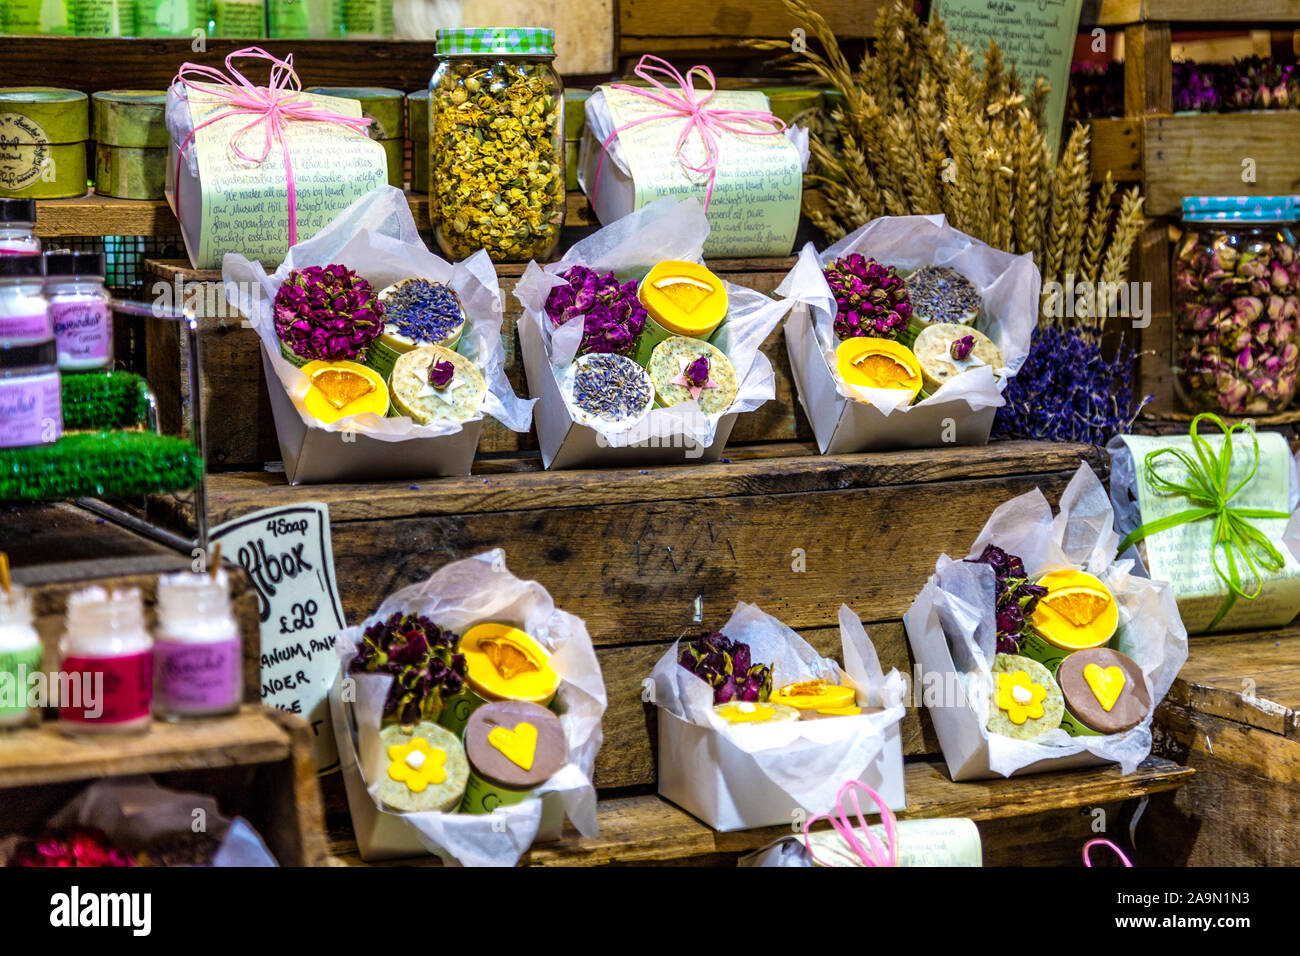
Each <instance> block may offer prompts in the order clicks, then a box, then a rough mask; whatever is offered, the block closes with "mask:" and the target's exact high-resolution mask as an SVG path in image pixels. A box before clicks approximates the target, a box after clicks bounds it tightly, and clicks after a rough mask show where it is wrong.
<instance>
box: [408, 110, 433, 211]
mask: <svg viewBox="0 0 1300 956" xmlns="http://www.w3.org/2000/svg"><path fill="white" fill-rule="evenodd" d="M406 128H407V130H408V131H409V134H410V137H411V192H414V193H427V192H428V191H429V91H428V89H427V88H426V89H423V90H416V91H415V92H414V93H407V94H406Z"/></svg>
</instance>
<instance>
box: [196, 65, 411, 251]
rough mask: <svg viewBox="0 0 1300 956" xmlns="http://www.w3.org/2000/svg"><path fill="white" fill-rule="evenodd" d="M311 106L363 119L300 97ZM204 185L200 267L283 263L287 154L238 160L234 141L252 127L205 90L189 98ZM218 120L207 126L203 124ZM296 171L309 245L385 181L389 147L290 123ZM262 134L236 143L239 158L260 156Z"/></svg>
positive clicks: (357, 110) (333, 128) (351, 104)
mask: <svg viewBox="0 0 1300 956" xmlns="http://www.w3.org/2000/svg"><path fill="white" fill-rule="evenodd" d="M299 95H300V97H302V98H304V99H308V100H310V101H311V102H312V104H313V105H315V106H319V107H321V108H322V109H328V110H331V111H332V112H335V113H339V114H342V115H343V116H355V117H360V116H361V104H360V103H359V102H357V101H356V100H348V99H340V98H338V97H333V96H320V95H318V94H315V93H313V94H310V95H308V94H306V93H303V94H299ZM189 105H190V115H191V116H192V117H193V118H194V129H195V133H194V148H195V149H196V150H198V161H199V182H200V183H201V184H202V193H203V195H202V209H203V213H202V215H203V219H202V230H201V232H200V235H199V253H198V260H199V262H198V264H199V266H200V267H203V266H206V265H220V259H221V256H222V255H224V254H225V253H227V252H239V253H241V254H243V255H244V256H246V257H248V258H249V259H253V260H256V261H259V262H262V263H265V264H275V263H279V262H280V261H281V260H282V259H283V258H284V255H285V253H286V252H287V251H288V245H287V240H286V237H287V236H288V235H289V187H288V179H287V172H286V169H285V160H284V148H283V147H281V145H280V144H279V143H277V142H273V143H272V144H271V148H270V152H269V153H268V154H267V157H266V160H265V161H264V162H262V163H251V162H246V161H245V160H243V159H240V158H239V157H238V156H236V155H235V153H234V151H233V149H232V145H231V144H232V137H236V136H237V135H238V133H239V130H240V129H242V128H243V127H244V126H247V125H248V122H249V117H248V116H247V115H232V116H228V117H227V116H226V115H225V114H227V113H230V112H231V110H230V107H229V106H228V105H227V104H226V103H225V102H224V101H222V100H219V99H217V98H216V97H214V96H212V95H211V94H209V93H207V92H205V90H204V89H203V88H201V87H200V88H198V89H192V90H190V93H189ZM214 116H221V117H223V118H222V119H219V120H217V121H216V122H215V123H212V124H211V125H210V126H202V124H203V123H204V122H205V121H206V120H209V119H211V118H212V117H214ZM284 137H285V141H286V143H287V144H288V150H289V159H290V162H291V163H292V164H293V181H294V196H295V207H296V212H297V215H296V220H297V223H298V241H299V242H302V241H303V240H305V239H310V238H311V237H312V236H314V235H315V234H316V233H318V232H320V230H321V229H323V228H324V227H325V226H326V225H328V224H329V223H330V222H331V221H332V220H333V219H334V217H335V216H337V215H338V214H339V213H341V212H342V211H343V210H344V209H346V208H347V207H348V206H349V205H351V204H352V203H353V202H354V201H355V200H357V199H359V198H361V197H362V196H364V195H365V194H366V193H368V192H370V191H371V190H372V189H377V188H378V187H380V186H383V185H385V184H386V183H387V182H388V159H387V156H386V154H385V153H384V148H383V146H381V145H380V144H379V143H377V142H375V141H374V140H372V139H370V137H369V136H367V135H366V134H365V133H364V132H362V133H356V132H353V131H352V130H350V129H348V128H347V127H345V126H340V125H338V124H337V123H313V122H303V121H289V122H286V123H285V124H284ZM264 140H265V131H264V129H263V127H261V126H259V127H256V128H254V129H252V130H249V131H248V132H247V133H246V134H244V135H243V136H240V137H238V139H235V140H234V142H236V143H237V144H238V146H239V148H240V150H241V151H242V152H244V153H245V154H246V155H250V156H254V157H256V156H259V155H260V154H261V151H262V148H263V145H264Z"/></svg>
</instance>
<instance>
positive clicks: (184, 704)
mask: <svg viewBox="0 0 1300 956" xmlns="http://www.w3.org/2000/svg"><path fill="white" fill-rule="evenodd" d="M154 637H155V640H154V714H156V715H157V716H158V717H159V718H161V719H163V720H173V721H175V720H186V719H189V718H194V717H216V716H220V715H222V714H233V713H234V712H235V711H237V710H238V709H239V702H240V700H241V699H242V697H243V680H242V670H241V668H242V654H241V651H242V644H241V642H240V638H239V626H238V624H236V623H235V618H234V615H233V614H232V613H231V610H230V587H229V583H228V582H227V580H226V573H225V572H224V571H218V572H217V573H216V575H215V576H213V575H208V574H191V573H189V572H181V573H180V574H169V575H165V576H163V577H161V578H159V579H158V627H157V630H156V631H155V633H154Z"/></svg>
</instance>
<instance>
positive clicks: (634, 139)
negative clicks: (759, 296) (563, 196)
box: [578, 56, 808, 258]
mask: <svg viewBox="0 0 1300 956" xmlns="http://www.w3.org/2000/svg"><path fill="white" fill-rule="evenodd" d="M635 72H636V75H637V76H638V77H640V78H641V79H642V80H643V81H644V82H645V83H646V84H648V85H645V86H629V85H626V84H622V83H613V84H606V85H604V86H599V87H597V88H596V89H595V90H594V91H593V92H592V95H591V96H590V97H589V98H588V99H587V102H586V104H585V110H586V125H585V127H584V129H583V133H582V140H581V147H580V152H579V156H578V181H579V183H580V184H581V185H582V188H583V191H584V192H586V194H587V196H588V198H589V199H590V201H591V207H592V209H594V210H595V212H596V216H597V218H598V219H600V221H601V222H602V223H604V224H609V223H611V222H614V221H615V220H617V219H621V218H623V217H624V216H626V215H628V214H629V213H631V212H634V211H636V210H638V209H640V208H642V207H643V206H645V205H646V204H647V203H651V202H654V201H655V200H656V199H662V198H664V197H665V196H671V197H674V198H677V199H685V198H688V197H695V198H697V199H698V200H699V201H700V202H701V203H702V204H703V205H704V207H705V211H706V212H707V214H708V217H709V225H710V226H711V227H712V231H711V232H710V234H709V238H708V241H707V242H706V243H705V246H704V255H706V256H709V257H710V258H719V257H743V256H786V255H789V254H790V250H791V248H792V247H793V246H794V237H795V232H796V230H797V229H798V226H799V205H800V203H801V201H802V198H803V169H804V167H805V166H806V165H807V163H808V134H807V131H806V130H802V129H798V128H795V129H785V128H784V123H783V122H781V121H780V120H776V119H775V118H774V117H773V116H772V114H771V112H770V109H769V104H768V99H767V97H766V96H765V95H764V94H763V93H761V92H759V91H757V90H745V91H741V90H715V89H713V88H712V86H713V75H712V73H710V72H709V71H708V70H707V69H704V68H702V67H695V68H693V69H692V70H690V71H689V72H688V73H687V75H686V76H685V77H683V76H682V75H681V74H680V73H678V72H677V71H676V70H675V69H673V68H672V67H671V66H669V65H668V64H667V63H665V62H664V61H663V60H661V59H659V58H658V57H653V56H647V57H644V58H643V59H642V61H641V63H640V64H639V65H638V66H637V68H636V70H635ZM696 76H699V77H701V78H702V79H703V80H704V81H705V83H706V84H708V85H709V87H710V88H709V89H704V88H701V89H694V88H693V86H692V84H693V82H694V79H695V77H696ZM661 81H662V82H661ZM701 101H706V102H707V105H706V107H705V108H704V109H703V110H700V111H699V112H698V113H693V112H692V109H693V104H694V103H698V102H701ZM693 116H696V117H698V118H695V119H693V118H692V117H693ZM705 136H707V138H708V141H709V142H710V144H711V145H712V146H714V147H716V155H715V156H714V157H712V158H711V157H710V155H709V153H708V150H706V146H705V140H704V139H703V137H705Z"/></svg>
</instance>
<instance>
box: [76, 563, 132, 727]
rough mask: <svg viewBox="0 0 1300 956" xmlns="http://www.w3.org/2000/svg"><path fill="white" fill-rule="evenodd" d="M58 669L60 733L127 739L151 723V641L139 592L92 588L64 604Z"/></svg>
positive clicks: (79, 593) (127, 589)
mask: <svg viewBox="0 0 1300 956" xmlns="http://www.w3.org/2000/svg"><path fill="white" fill-rule="evenodd" d="M59 652H60V653H61V654H62V657H63V662H62V664H61V665H60V667H59V671H60V674H59V682H58V690H59V695H60V697H59V702H58V703H59V729H60V730H62V731H63V732H64V733H68V734H74V735H78V734H115V733H118V734H130V733H140V732H141V731H146V730H148V729H149V725H150V724H151V723H152V721H153V716H152V708H153V638H151V637H150V636H149V632H148V631H146V630H145V628H144V607H143V605H142V604H141V602H140V590H139V589H138V588H124V589H121V590H113V591H106V590H104V589H103V588H99V587H91V588H86V589H85V590H84V591H78V592H76V593H75V594H72V595H71V596H69V598H68V613H67V619H66V621H65V629H64V633H63V639H62V640H61V641H60V642H59Z"/></svg>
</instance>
